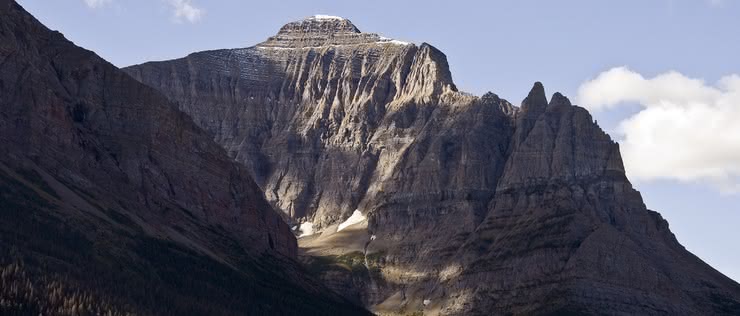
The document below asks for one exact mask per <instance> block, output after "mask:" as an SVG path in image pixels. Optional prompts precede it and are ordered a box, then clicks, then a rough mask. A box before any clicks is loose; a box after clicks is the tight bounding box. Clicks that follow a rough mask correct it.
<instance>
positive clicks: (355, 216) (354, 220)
mask: <svg viewBox="0 0 740 316" xmlns="http://www.w3.org/2000/svg"><path fill="white" fill-rule="evenodd" d="M365 219H366V217H365V215H362V212H360V210H355V211H354V212H353V213H352V216H350V217H349V218H348V219H347V220H346V221H344V222H343V223H341V224H339V227H337V232H340V231H342V230H343V229H345V228H347V227H349V226H352V225H354V224H358V223H360V222H362V221H364V220H365Z"/></svg>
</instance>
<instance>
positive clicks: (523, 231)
mask: <svg viewBox="0 0 740 316" xmlns="http://www.w3.org/2000/svg"><path fill="white" fill-rule="evenodd" d="M124 70H125V71H126V72H127V73H128V74H130V75H131V76H133V77H134V78H136V79H137V80H139V81H141V82H143V83H145V84H147V85H149V86H151V87H153V88H155V89H157V90H159V91H161V92H162V93H163V94H165V95H166V96H167V97H168V98H170V99H171V100H172V101H174V102H176V103H177V104H178V105H179V107H180V109H181V110H182V111H184V112H185V113H187V114H189V115H190V116H191V117H192V118H193V120H194V121H195V122H196V124H197V125H198V126H200V127H201V128H203V129H204V130H205V131H207V132H208V133H209V134H210V135H211V137H212V138H213V139H214V140H215V141H216V142H217V143H219V144H220V145H221V146H223V147H224V148H225V149H226V150H227V152H228V153H229V155H230V156H231V157H233V158H234V159H235V160H236V161H238V162H240V163H241V164H243V165H244V166H246V167H247V168H248V169H249V170H250V172H251V174H252V175H253V176H254V177H255V179H256V181H257V184H258V185H259V186H260V187H261V188H262V189H263V190H264V191H265V194H266V197H267V199H268V201H269V202H270V203H271V204H272V205H273V206H274V207H275V208H276V209H279V210H280V211H282V212H283V213H284V214H285V215H286V216H287V217H288V218H289V219H288V220H289V222H290V224H291V225H292V226H293V229H294V231H295V232H296V234H297V235H299V236H300V237H299V244H300V245H301V247H302V250H301V253H302V260H303V261H304V263H305V265H306V267H307V268H308V270H309V271H310V272H311V273H314V274H316V275H319V276H320V277H321V278H322V279H323V280H324V281H325V282H326V284H327V285H329V286H330V287H332V288H334V289H335V290H336V291H337V292H339V293H342V294H343V295H344V296H345V297H347V298H348V299H351V300H354V301H355V302H358V303H362V304H364V305H365V306H367V307H368V308H370V309H371V310H372V311H374V312H376V313H379V314H411V313H418V312H422V313H424V314H425V315H427V314H429V315H437V314H439V315H490V314H496V315H499V314H500V315H511V314H516V315H524V314H526V315H530V314H542V315H549V314H568V315H571V314H573V315H575V314H612V315H628V314H629V315H632V314H642V315H710V314H712V315H722V314H724V315H736V314H738V313H740V285H738V284H737V283H735V282H733V281H732V280H730V279H729V278H727V277H725V276H724V275H722V274H720V273H719V272H717V271H715V270H714V269H712V268H711V267H710V266H708V265H707V264H705V263H704V262H702V261H701V260H699V259H698V258H697V257H695V256H694V255H692V254H691V253H689V252H688V251H687V250H686V249H684V247H682V246H681V245H680V244H679V243H678V241H677V240H676V238H675V237H674V235H673V234H672V233H671V231H670V230H669V227H668V223H667V222H666V221H665V220H664V219H663V218H662V217H661V216H660V214H658V213H657V212H654V211H651V210H648V209H646V207H645V204H644V203H643V201H642V198H641V196H640V193H639V192H637V191H636V190H635V189H634V188H633V187H632V185H631V184H630V182H629V180H628V179H627V177H626V175H625V171H624V167H623V164H622V159H621V156H620V153H619V145H618V144H617V143H615V142H614V141H613V140H612V139H611V138H610V137H609V135H607V134H606V133H604V131H603V130H602V129H601V128H600V127H599V126H598V125H597V124H596V123H595V122H594V120H593V119H592V117H591V116H590V115H589V113H588V111H586V110H585V109H584V108H581V107H579V106H576V105H572V104H571V102H570V101H569V100H568V98H566V97H565V96H563V95H561V94H559V93H555V94H554V95H552V97H550V99H549V100H548V98H547V96H546V94H545V89H544V87H543V85H542V84H540V83H535V84H534V86H533V87H532V90H531V92H530V93H529V95H528V96H527V97H526V98H525V99H524V101H522V103H521V106H514V105H512V104H511V103H509V102H508V101H506V100H504V99H501V98H500V97H499V96H497V95H495V94H493V93H487V94H485V95H483V96H481V97H476V96H472V95H469V94H466V93H463V92H460V91H458V90H457V88H456V86H455V84H454V83H453V80H452V76H451V73H450V70H449V66H448V64H447V60H446V56H445V55H444V54H443V53H442V52H440V51H439V50H437V49H436V48H434V47H432V46H431V45H429V44H421V45H416V44H410V43H405V42H400V41H396V40H391V39H387V38H384V37H381V36H379V35H376V34H370V33H362V32H360V31H359V29H358V28H357V27H356V26H354V25H353V24H352V23H351V22H350V21H349V20H347V19H343V18H338V17H326V16H315V17H310V18H307V19H304V20H301V21H297V22H291V23H288V24H286V25H285V26H284V27H282V28H281V29H280V31H279V32H278V34H277V35H275V36H273V37H270V38H269V39H268V40H266V41H265V42H263V43H260V44H257V45H256V46H253V47H249V48H239V49H223V50H214V51H207V52H200V53H194V54H191V55H189V56H187V57H184V58H181V59H176V60H171V61H164V62H151V63H146V64H142V65H137V66H132V67H129V68H126V69H124Z"/></svg>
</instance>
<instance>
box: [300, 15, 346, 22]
mask: <svg viewBox="0 0 740 316" xmlns="http://www.w3.org/2000/svg"><path fill="white" fill-rule="evenodd" d="M309 19H311V20H341V21H344V20H346V19H345V18H343V17H341V16H335V15H323V14H317V15H314V16H312V17H310V18H309Z"/></svg>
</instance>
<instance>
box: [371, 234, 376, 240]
mask: <svg viewBox="0 0 740 316" xmlns="http://www.w3.org/2000/svg"><path fill="white" fill-rule="evenodd" d="M376 238H378V237H377V236H375V235H372V236H370V240H375V239H376Z"/></svg>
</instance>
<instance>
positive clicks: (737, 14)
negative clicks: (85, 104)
mask: <svg viewBox="0 0 740 316" xmlns="http://www.w3.org/2000/svg"><path fill="white" fill-rule="evenodd" d="M19 2H20V3H21V4H22V5H23V6H24V7H25V8H26V9H27V10H29V11H30V12H31V13H32V14H34V15H35V16H36V17H37V18H39V19H40V20H41V21H42V22H43V23H45V24H46V25H47V26H49V27H50V28H52V29H57V30H59V31H61V32H62V33H64V34H65V35H66V36H67V38H69V39H71V40H72V41H74V42H75V43H76V44H78V45H80V46H83V47H85V48H88V49H91V50H94V51H95V52H97V53H98V54H99V55H101V56H102V57H104V58H106V59H107V60H109V61H111V62H112V63H114V64H116V65H118V66H128V65H132V64H137V63H142V62H145V61H150V60H164V59H171V58H177V57H182V56H184V55H187V54H188V53H191V52H195V51H201V50H207V49H217V48H234V47H246V46H251V45H254V44H256V43H259V42H261V41H263V40H264V39H265V38H267V37H268V36H270V35H273V34H275V33H276V32H277V30H278V29H279V28H280V26H282V25H283V24H285V23H287V22H289V21H293V20H298V19H301V18H303V17H306V16H310V15H314V14H329V15H339V16H343V17H345V18H348V19H350V20H352V21H353V22H354V24H355V25H357V26H358V27H359V28H360V29H361V30H363V31H366V32H375V33H380V34H382V35H385V36H387V37H393V38H396V39H399V40H404V41H409V42H415V43H421V42H428V43H430V44H432V45H434V46H436V47H437V48H439V49H441V50H442V51H444V52H445V53H446V54H447V57H448V59H449V62H450V66H451V68H452V73H453V78H454V80H455V82H456V83H457V85H458V88H460V89H461V90H464V91H468V92H471V93H474V94H478V95H480V94H482V93H484V92H486V91H493V92H495V93H497V94H498V95H499V96H501V97H503V98H506V99H508V100H509V101H511V102H512V103H515V104H518V103H519V102H520V101H521V99H522V98H523V97H524V96H526V94H527V92H528V90H529V89H530V88H531V86H532V83H533V82H535V81H542V82H543V83H544V85H545V88H546V89H547V91H548V93H549V94H552V93H554V92H556V91H560V92H562V93H564V94H565V95H567V96H569V97H570V98H571V100H573V101H576V102H578V101H588V103H589V104H582V105H583V106H585V107H587V108H589V109H590V110H591V111H592V114H593V115H594V118H595V119H597V120H598V121H599V124H600V125H601V126H602V127H603V128H605V129H606V130H607V131H608V132H610V134H611V135H612V137H613V138H615V139H617V140H619V141H620V144H621V145H622V149H623V154H625V159H626V160H628V161H630V162H628V163H627V169H628V170H627V171H628V176H629V177H630V179H631V180H632V182H633V184H634V185H635V186H636V187H637V189H638V190H640V191H641V192H642V194H643V198H644V199H645V202H646V204H647V206H648V208H650V209H653V210H656V211H659V212H660V213H661V214H663V216H664V217H666V218H667V219H668V221H669V222H670V224H671V228H672V230H673V232H674V233H675V234H676V235H677V237H678V239H679V241H681V243H682V244H683V245H684V246H686V247H687V248H688V249H689V250H691V251H692V252H694V253H695V254H697V255H698V256H699V257H701V258H702V259H703V260H705V261H706V262H708V263H709V264H711V265H712V266H714V267H715V268H717V269H718V270H720V271H721V272H723V273H725V274H726V275H728V276H730V277H732V278H734V279H735V280H740V243H738V242H737V241H740V229H737V225H738V224H739V223H740V184H739V183H740V129H738V128H739V127H736V126H735V125H737V126H740V76H737V77H734V76H733V74H740V58H739V57H738V56H740V40H738V30H740V1H738V0H641V1H632V0H626V1H606V0H592V1H557V2H556V1H527V0H524V1H454V2H453V1H398V0H395V1H388V0H378V1H361V2H359V1H339V0H336V1H329V0H311V1H305V0H291V1H258V2H246V1H238V0H218V1H213V0H209V1H206V0H58V1H49V0H20V1H19ZM735 79H737V80H735ZM610 93H612V94H614V95H613V97H611V98H607V97H605V96H609V95H610ZM736 122H737V124H735V123H736Z"/></svg>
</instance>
